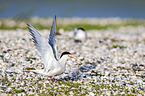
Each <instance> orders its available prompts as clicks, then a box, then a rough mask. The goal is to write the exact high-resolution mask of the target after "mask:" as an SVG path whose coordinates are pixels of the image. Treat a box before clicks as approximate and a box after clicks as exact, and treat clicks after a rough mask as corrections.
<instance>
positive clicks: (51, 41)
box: [48, 16, 57, 60]
mask: <svg viewBox="0 0 145 96" xmlns="http://www.w3.org/2000/svg"><path fill="white" fill-rule="evenodd" d="M56 40H57V36H56V16H55V18H54V21H53V24H52V27H51V30H50V34H49V41H48V43H49V44H50V46H51V47H52V50H53V54H54V57H55V58H56V60H57V45H56Z"/></svg>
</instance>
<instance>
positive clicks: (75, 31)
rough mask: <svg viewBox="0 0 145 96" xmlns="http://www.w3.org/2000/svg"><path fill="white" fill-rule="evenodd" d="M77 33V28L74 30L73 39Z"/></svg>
mask: <svg viewBox="0 0 145 96" xmlns="http://www.w3.org/2000/svg"><path fill="white" fill-rule="evenodd" d="M77 31H78V28H76V27H75V28H74V37H75V36H76V34H77Z"/></svg>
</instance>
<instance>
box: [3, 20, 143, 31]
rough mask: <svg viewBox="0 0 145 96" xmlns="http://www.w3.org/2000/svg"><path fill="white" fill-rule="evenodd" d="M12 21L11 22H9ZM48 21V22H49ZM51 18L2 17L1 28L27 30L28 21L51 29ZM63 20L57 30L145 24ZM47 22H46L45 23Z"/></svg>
mask: <svg viewBox="0 0 145 96" xmlns="http://www.w3.org/2000/svg"><path fill="white" fill-rule="evenodd" d="M9 21H10V23H9ZM47 21H48V23H47ZM49 21H51V20H48V19H44V18H42V19H41V18H40V20H39V19H38V20H36V21H35V20H33V19H32V20H31V19H24V20H21V19H18V20H17V19H10V20H9V19H8V20H7V19H1V20H0V23H1V24H0V29H1V30H16V29H24V30H27V25H26V24H27V23H29V24H31V25H33V26H34V27H35V28H36V29H37V30H44V29H49V30H50V27H51V23H50V22H49ZM64 22H66V21H62V22H61V23H60V22H57V30H59V29H60V28H62V29H64V30H65V31H72V30H74V27H83V28H85V30H106V29H117V28H120V27H127V26H132V27H137V26H144V25H145V21H144V20H142V21H138V20H136V19H131V20H122V21H121V22H119V21H113V22H119V23H110V22H109V23H104V24H102V23H100V22H101V21H98V22H96V23H89V21H88V22H83V21H82V22H81V21H80V22H76V23H71V21H68V22H69V23H67V24H65V23H64ZM45 23H46V24H45Z"/></svg>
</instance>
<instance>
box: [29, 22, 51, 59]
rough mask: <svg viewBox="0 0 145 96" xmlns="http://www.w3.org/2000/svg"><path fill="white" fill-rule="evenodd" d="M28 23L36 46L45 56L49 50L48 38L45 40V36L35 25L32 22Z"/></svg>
mask: <svg viewBox="0 0 145 96" xmlns="http://www.w3.org/2000/svg"><path fill="white" fill-rule="evenodd" d="M27 25H28V28H29V32H30V35H31V36H32V39H33V42H34V44H35V46H36V48H37V49H38V51H39V52H40V54H41V55H42V56H44V55H45V52H46V51H48V50H49V46H48V43H47V40H45V38H43V37H42V36H41V35H40V34H39V33H38V32H37V30H36V29H35V28H34V27H33V26H31V25H30V24H27Z"/></svg>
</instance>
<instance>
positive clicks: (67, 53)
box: [60, 52, 71, 58]
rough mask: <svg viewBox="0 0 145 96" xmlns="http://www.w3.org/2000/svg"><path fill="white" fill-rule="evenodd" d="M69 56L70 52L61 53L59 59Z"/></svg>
mask: <svg viewBox="0 0 145 96" xmlns="http://www.w3.org/2000/svg"><path fill="white" fill-rule="evenodd" d="M69 54H71V53H70V52H63V53H62V54H61V56H60V58H61V57H62V56H63V55H69Z"/></svg>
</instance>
